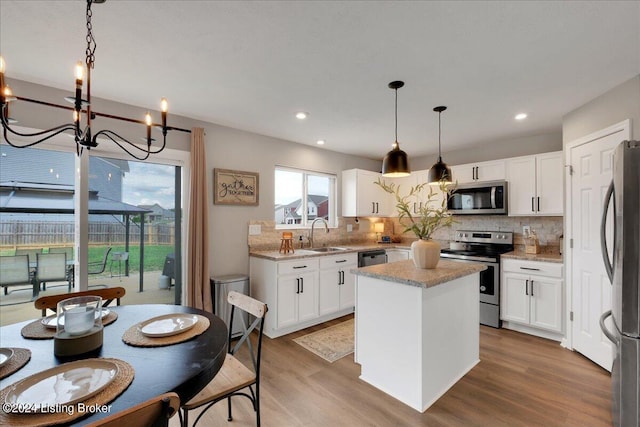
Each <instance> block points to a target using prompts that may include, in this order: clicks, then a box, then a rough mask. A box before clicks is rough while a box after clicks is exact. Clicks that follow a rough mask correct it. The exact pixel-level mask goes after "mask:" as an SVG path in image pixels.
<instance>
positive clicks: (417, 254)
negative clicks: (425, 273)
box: [411, 239, 440, 269]
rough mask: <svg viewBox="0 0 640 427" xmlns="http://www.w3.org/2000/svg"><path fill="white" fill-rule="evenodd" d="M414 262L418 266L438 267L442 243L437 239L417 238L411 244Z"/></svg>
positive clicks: (426, 267) (424, 267)
mask: <svg viewBox="0 0 640 427" xmlns="http://www.w3.org/2000/svg"><path fill="white" fill-rule="evenodd" d="M411 254H412V255H413V264H414V265H415V266H416V268H422V269H431V268H436V266H437V265H438V261H440V243H438V242H436V241H435V240H431V239H429V240H422V239H420V240H416V241H415V242H413V243H412V244H411Z"/></svg>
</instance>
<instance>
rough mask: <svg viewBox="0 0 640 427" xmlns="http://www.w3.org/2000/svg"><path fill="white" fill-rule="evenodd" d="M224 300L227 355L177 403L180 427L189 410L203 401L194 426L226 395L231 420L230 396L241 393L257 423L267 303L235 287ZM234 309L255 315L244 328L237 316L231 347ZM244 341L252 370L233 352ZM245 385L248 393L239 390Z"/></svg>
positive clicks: (184, 422) (186, 420)
mask: <svg viewBox="0 0 640 427" xmlns="http://www.w3.org/2000/svg"><path fill="white" fill-rule="evenodd" d="M227 301H228V302H229V304H231V317H230V319H231V320H230V321H229V338H228V344H227V349H228V352H227V356H226V357H225V359H224V363H223V364H222V368H220V370H219V371H218V373H217V374H216V376H215V377H214V378H213V380H211V382H210V383H209V384H207V385H206V386H205V387H204V388H203V389H202V390H201V391H200V392H199V393H198V394H197V395H195V396H194V397H193V398H192V399H191V400H189V401H188V402H186V403H185V404H183V405H182V406H181V407H180V409H181V411H180V413H179V416H180V424H181V425H182V427H188V424H189V419H188V413H189V411H191V410H193V409H196V408H199V407H201V406H205V405H206V407H205V408H204V409H203V410H202V411H201V412H200V414H198V416H197V418H196V420H195V421H194V423H193V426H195V425H196V424H197V423H198V421H199V420H200V418H201V417H202V415H203V414H204V413H205V412H207V410H208V409H209V408H210V407H212V406H213V405H214V404H215V403H217V402H219V401H221V400H224V399H227V407H228V410H229V418H228V420H229V421H232V420H233V417H232V415H231V396H244V397H246V398H248V399H249V400H250V401H251V403H252V405H253V410H254V411H255V412H256V425H257V426H258V427H260V356H261V353H262V331H263V327H264V317H265V315H266V313H267V305H266V304H264V303H262V302H260V301H258V300H256V299H253V298H251V297H250V296H247V295H243V294H241V293H238V292H235V291H231V292H229V296H228V297H227ZM236 309H238V310H242V311H244V312H247V313H249V314H250V315H252V316H253V317H255V320H254V321H253V323H251V325H250V326H249V328H247V325H246V324H245V321H244V316H238V319H240V321H241V322H242V329H243V334H242V336H241V337H240V338H239V340H238V341H237V342H236V343H235V346H234V347H233V348H232V347H231V335H232V331H233V321H234V318H235V316H234V311H235V310H236ZM256 328H258V345H257V348H256V350H255V351H254V348H253V345H252V344H251V339H250V335H251V332H252V331H253V330H254V329H256ZM244 343H246V345H247V347H248V350H249V355H250V356H251V362H253V370H251V369H249V368H247V367H246V366H245V365H243V364H242V363H241V362H240V361H238V359H236V358H235V356H234V354H236V353H237V351H238V350H239V349H240V348H241V347H242V344H244ZM254 387H255V392H254ZM245 388H248V389H249V392H250V393H251V395H249V394H247V393H246V392H241V390H242V389H245ZM183 416H184V417H183ZM183 418H184V419H183Z"/></svg>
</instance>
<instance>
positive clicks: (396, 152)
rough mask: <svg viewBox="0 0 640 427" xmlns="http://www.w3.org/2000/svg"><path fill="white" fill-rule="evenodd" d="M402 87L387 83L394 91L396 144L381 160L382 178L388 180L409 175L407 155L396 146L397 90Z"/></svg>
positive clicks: (396, 83) (402, 83)
mask: <svg viewBox="0 0 640 427" xmlns="http://www.w3.org/2000/svg"><path fill="white" fill-rule="evenodd" d="M402 86H404V82H401V81H395V82H391V83H389V88H390V89H393V90H395V91H396V142H394V143H393V148H392V149H391V151H389V152H388V153H387V155H386V156H384V159H383V160H382V176H384V177H389V178H399V177H402V176H409V175H410V174H411V171H410V170H409V159H408V158H407V153H405V152H404V151H402V150H401V149H400V144H398V89H400V88H401V87H402Z"/></svg>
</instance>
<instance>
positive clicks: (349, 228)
mask: <svg viewBox="0 0 640 427" xmlns="http://www.w3.org/2000/svg"><path fill="white" fill-rule="evenodd" d="M352 231H353V225H351V224H347V233H351V232H352Z"/></svg>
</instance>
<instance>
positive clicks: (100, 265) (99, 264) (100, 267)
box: [88, 246, 113, 274]
mask: <svg viewBox="0 0 640 427" xmlns="http://www.w3.org/2000/svg"><path fill="white" fill-rule="evenodd" d="M111 249H113V248H112V247H110V246H109V247H108V248H107V249H105V250H104V256H103V257H102V261H94V262H90V263H89V264H88V267H89V272H88V273H89V274H101V273H104V269H105V268H106V267H107V261H108V260H109V252H111Z"/></svg>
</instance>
